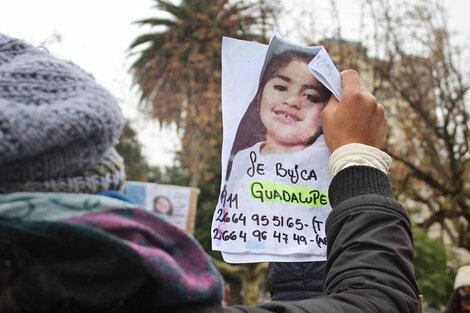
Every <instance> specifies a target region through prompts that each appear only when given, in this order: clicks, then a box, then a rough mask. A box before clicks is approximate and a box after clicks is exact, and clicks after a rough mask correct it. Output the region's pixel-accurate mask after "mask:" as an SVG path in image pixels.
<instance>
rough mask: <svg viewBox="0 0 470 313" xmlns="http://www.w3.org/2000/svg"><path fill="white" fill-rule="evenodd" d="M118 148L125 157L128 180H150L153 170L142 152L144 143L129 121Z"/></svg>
mask: <svg viewBox="0 0 470 313" xmlns="http://www.w3.org/2000/svg"><path fill="white" fill-rule="evenodd" d="M116 150H117V152H118V153H119V154H120V155H121V156H122V157H123V158H124V165H125V168H126V179H127V180H134V181H148V178H149V176H151V174H150V172H151V171H152V170H151V168H150V166H149V165H148V163H147V160H146V159H145V157H144V156H143V154H142V144H141V143H140V141H139V139H138V138H137V133H136V132H135V130H134V129H133V128H132V126H131V124H130V122H129V121H126V122H125V124H124V128H123V130H122V134H121V136H120V137H119V142H118V144H117V145H116Z"/></svg>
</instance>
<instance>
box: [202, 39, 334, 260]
mask: <svg viewBox="0 0 470 313" xmlns="http://www.w3.org/2000/svg"><path fill="white" fill-rule="evenodd" d="M319 52H321V54H320V57H321V58H317V62H312V61H313V60H314V58H315V56H317V55H318V54H319ZM328 59H329V57H328V54H327V53H326V50H324V48H323V47H322V46H315V47H306V46H299V45H294V44H291V43H287V42H285V41H283V40H281V39H279V38H278V37H277V36H274V37H273V39H272V40H271V42H270V44H269V46H267V45H262V44H258V43H254V42H247V41H242V40H236V39H232V38H224V39H223V43H222V113H223V125H224V134H223V136H224V138H223V146H222V186H221V192H220V196H219V201H218V204H217V207H216V209H215V211H214V217H213V222H212V228H211V235H212V248H213V249H214V250H219V251H221V252H222V255H223V257H224V260H225V261H227V262H231V263H245V262H261V261H318V260H324V259H325V257H326V245H327V242H326V236H325V221H326V218H327V217H328V214H329V212H330V210H331V207H330V203H329V199H328V186H329V184H330V182H331V178H330V175H329V171H328V165H327V161H328V157H329V154H330V152H329V150H328V147H327V146H326V144H325V141H324V138H323V135H322V129H321V121H320V113H321V111H322V110H323V108H324V107H325V105H326V103H327V102H328V100H329V98H330V96H331V94H332V92H333V94H334V95H335V96H337V97H340V96H341V94H340V92H341V81H340V79H339V73H337V71H336V73H333V72H332V71H331V68H330V66H331V64H333V63H332V62H331V60H330V61H329V62H328ZM309 64H310V67H309ZM333 67H334V66H333ZM334 70H336V68H334ZM313 73H314V74H315V76H314V75H313ZM335 75H337V76H335ZM338 80H339V81H338ZM321 82H324V83H325V85H323V84H322V83H321Z"/></svg>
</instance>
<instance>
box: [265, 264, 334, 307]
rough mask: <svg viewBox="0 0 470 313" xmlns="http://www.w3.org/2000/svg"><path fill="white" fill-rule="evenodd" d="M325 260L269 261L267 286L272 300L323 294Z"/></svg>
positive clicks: (294, 298) (290, 299)
mask: <svg viewBox="0 0 470 313" xmlns="http://www.w3.org/2000/svg"><path fill="white" fill-rule="evenodd" d="M325 267H326V261H317V262H271V263H269V271H268V282H269V284H268V286H269V293H270V294H271V299H272V300H273V301H292V300H303V299H313V298H317V297H320V296H321V295H323V276H324V272H325Z"/></svg>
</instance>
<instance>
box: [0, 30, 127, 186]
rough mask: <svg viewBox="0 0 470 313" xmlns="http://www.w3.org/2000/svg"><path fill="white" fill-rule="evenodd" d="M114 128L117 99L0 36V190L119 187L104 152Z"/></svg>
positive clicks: (113, 162) (70, 68)
mask: <svg viewBox="0 0 470 313" xmlns="http://www.w3.org/2000/svg"><path fill="white" fill-rule="evenodd" d="M122 126H123V118H122V114H121V110H120V108H119V105H118V103H117V101H116V100H115V99H114V98H113V96H112V95H111V94H110V93H109V92H107V91H106V90H105V89H104V88H103V87H101V86H100V85H98V84H97V83H96V82H95V81H94V79H93V77H92V76H90V75H89V74H87V73H86V72H84V71H83V70H81V69H80V68H79V67H78V66H76V65H74V64H72V63H70V62H67V61H64V60H60V59H57V58H55V57H53V56H52V55H51V54H49V53H48V52H46V51H44V50H43V49H39V48H35V47H33V46H31V45H29V44H27V43H26V42H24V41H22V40H18V39H15V38H11V37H8V36H6V35H3V34H0V192H12V191H69V192H89V193H93V192H97V191H102V190H107V189H119V188H120V186H121V184H122V182H123V180H124V171H123V164H122V163H123V162H122V159H121V158H120V157H119V155H117V153H116V152H115V151H114V149H113V148H112V147H113V145H114V143H115V142H116V141H117V139H118V137H119V135H120V133H121V130H122ZM90 176H93V178H91V179H86V178H87V177H88V178H89V177H90Z"/></svg>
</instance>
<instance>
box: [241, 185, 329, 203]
mask: <svg viewBox="0 0 470 313" xmlns="http://www.w3.org/2000/svg"><path fill="white" fill-rule="evenodd" d="M250 191H251V196H252V197H253V198H255V199H258V200H260V201H261V202H262V203H264V202H282V203H291V204H300V205H305V206H310V207H312V206H313V207H321V206H325V205H327V204H328V203H329V200H328V195H327V194H326V192H321V191H320V190H316V189H311V188H307V187H299V186H290V185H283V184H274V183H263V182H257V181H255V182H252V183H251V186H250Z"/></svg>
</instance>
